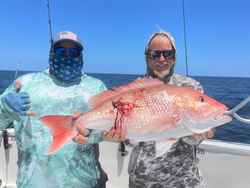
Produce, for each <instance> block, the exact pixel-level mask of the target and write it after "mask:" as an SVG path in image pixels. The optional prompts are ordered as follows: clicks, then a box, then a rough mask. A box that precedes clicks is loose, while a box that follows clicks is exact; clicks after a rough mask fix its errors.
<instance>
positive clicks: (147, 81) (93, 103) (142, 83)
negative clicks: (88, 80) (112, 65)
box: [88, 76, 164, 108]
mask: <svg viewBox="0 0 250 188" xmlns="http://www.w3.org/2000/svg"><path fill="white" fill-rule="evenodd" d="M158 84H164V83H163V82H162V81H160V80H158V79H156V78H152V77H149V78H148V77H146V76H144V77H143V78H138V79H137V80H136V81H134V82H131V83H129V84H127V85H123V86H120V87H113V88H112V89H113V90H114V91H112V90H106V91H103V92H101V93H98V94H97V95H95V96H93V97H91V98H90V99H89V101H88V105H89V107H90V108H95V107H97V106H98V105H100V104H101V103H102V102H104V101H106V100H108V99H111V98H112V97H114V96H116V95H119V94H121V93H123V92H124V91H128V90H132V89H138V88H143V87H147V86H153V85H158ZM142 91H146V92H147V90H142Z"/></svg>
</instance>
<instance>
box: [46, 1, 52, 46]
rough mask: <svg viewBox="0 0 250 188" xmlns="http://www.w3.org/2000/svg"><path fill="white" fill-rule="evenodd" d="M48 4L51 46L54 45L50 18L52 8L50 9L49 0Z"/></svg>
mask: <svg viewBox="0 0 250 188" xmlns="http://www.w3.org/2000/svg"><path fill="white" fill-rule="evenodd" d="M47 2H48V4H47V7H48V15H49V21H48V23H49V28H50V41H49V42H50V43H51V46H52V29H51V20H50V10H49V0H47Z"/></svg>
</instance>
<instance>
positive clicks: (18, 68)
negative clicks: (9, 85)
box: [14, 61, 21, 81]
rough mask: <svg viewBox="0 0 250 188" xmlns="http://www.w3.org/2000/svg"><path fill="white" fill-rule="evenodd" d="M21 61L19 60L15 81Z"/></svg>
mask: <svg viewBox="0 0 250 188" xmlns="http://www.w3.org/2000/svg"><path fill="white" fill-rule="evenodd" d="M20 62H21V61H19V63H18V65H17V69H16V74H15V78H14V81H15V80H16V76H17V73H18V71H19V65H20Z"/></svg>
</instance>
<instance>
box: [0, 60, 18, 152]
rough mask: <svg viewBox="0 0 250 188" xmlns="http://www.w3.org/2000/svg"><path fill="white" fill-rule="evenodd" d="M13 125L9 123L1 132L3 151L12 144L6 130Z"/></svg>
mask: <svg viewBox="0 0 250 188" xmlns="http://www.w3.org/2000/svg"><path fill="white" fill-rule="evenodd" d="M20 63H21V61H19V62H18V65H17V69H16V74H15V78H14V81H15V80H16V76H17V73H18V71H19V65H20ZM12 125H13V122H11V123H9V124H8V126H7V127H6V128H5V129H4V130H3V135H2V137H3V146H4V149H9V148H11V146H12V144H11V143H9V140H8V129H9V128H10V127H11V126H12Z"/></svg>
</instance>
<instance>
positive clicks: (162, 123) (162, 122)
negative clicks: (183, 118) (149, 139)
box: [137, 117, 180, 132]
mask: <svg viewBox="0 0 250 188" xmlns="http://www.w3.org/2000/svg"><path fill="white" fill-rule="evenodd" d="M179 120H180V118H179V117H167V118H164V119H158V120H156V121H152V122H150V123H148V124H146V125H144V126H143V127H142V128H140V129H139V130H138V131H137V132H149V131H153V132H162V131H167V130H170V129H172V128H174V127H175V126H176V124H177V123H178V121H179Z"/></svg>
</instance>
